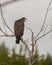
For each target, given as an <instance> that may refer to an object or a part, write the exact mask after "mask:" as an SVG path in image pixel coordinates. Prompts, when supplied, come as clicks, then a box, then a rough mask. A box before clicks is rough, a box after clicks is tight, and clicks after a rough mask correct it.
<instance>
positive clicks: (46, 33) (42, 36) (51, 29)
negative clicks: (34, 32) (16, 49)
mask: <svg viewBox="0 0 52 65" xmlns="http://www.w3.org/2000/svg"><path fill="white" fill-rule="evenodd" d="M50 32H52V29H51V30H49V31H48V32H47V33H45V34H43V35H42V36H40V37H38V38H37V39H36V41H37V40H39V39H41V38H42V37H44V36H46V35H47V34H49V33H50Z"/></svg>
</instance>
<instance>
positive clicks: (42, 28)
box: [35, 0, 52, 39]
mask: <svg viewBox="0 0 52 65" xmlns="http://www.w3.org/2000/svg"><path fill="white" fill-rule="evenodd" d="M51 3H52V0H51V1H50V3H49V5H48V8H47V11H46V14H45V18H44V21H43V25H42V27H41V29H40V31H39V32H38V34H37V35H36V37H35V39H36V38H37V37H38V36H39V35H40V33H41V32H42V31H43V30H44V26H45V22H46V19H47V15H48V11H49V7H50V5H51Z"/></svg>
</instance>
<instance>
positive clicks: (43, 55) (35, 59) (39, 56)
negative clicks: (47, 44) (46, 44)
mask: <svg viewBox="0 0 52 65" xmlns="http://www.w3.org/2000/svg"><path fill="white" fill-rule="evenodd" d="M42 57H44V55H41V56H39V57H37V58H36V59H35V60H34V61H33V62H32V65H33V64H34V63H35V62H36V61H37V60H39V59H40V58H42Z"/></svg>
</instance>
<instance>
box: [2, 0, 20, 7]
mask: <svg viewBox="0 0 52 65" xmlns="http://www.w3.org/2000/svg"><path fill="white" fill-rule="evenodd" d="M16 1H19V0H11V1H8V2H5V3H3V4H1V6H2V7H3V6H6V5H8V4H11V3H13V2H16Z"/></svg>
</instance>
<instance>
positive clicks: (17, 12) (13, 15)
mask: <svg viewBox="0 0 52 65" xmlns="http://www.w3.org/2000/svg"><path fill="white" fill-rule="evenodd" d="M6 1H9V0H1V1H0V2H1V3H4V2H6ZM49 2H50V0H24V1H18V2H14V3H11V4H10V5H7V6H4V7H3V15H4V18H5V21H6V23H7V24H8V25H9V26H10V28H11V29H12V30H13V31H14V22H15V20H18V19H19V18H21V17H26V18H27V19H28V21H27V22H26V23H25V31H24V35H23V37H24V39H25V40H27V41H29V43H30V40H31V32H30V31H29V30H28V29H27V28H26V26H27V27H29V28H31V29H32V31H33V32H34V36H36V35H37V33H38V32H39V30H40V29H41V26H42V24H43V21H44V17H45V13H46V9H47V7H48V4H49ZM0 14H1V13H0ZM0 20H1V22H0V26H1V27H2V28H3V30H4V29H6V30H7V33H8V34H12V33H11V32H10V31H9V30H8V29H7V28H6V27H4V26H3V25H4V24H3V20H2V17H1V15H0ZM46 25H48V27H47V30H46V32H47V31H48V30H50V29H51V26H52V10H51V11H49V12H48V16H47V19H46ZM46 25H45V27H46ZM0 34H2V33H1V32H0ZM2 41H4V42H5V44H6V46H7V47H8V48H9V49H10V50H11V49H12V48H13V47H15V48H16V51H19V47H20V45H21V43H20V44H19V45H16V44H15V38H10V37H8V38H6V37H0V43H1V42H2ZM29 43H28V44H29ZM37 46H38V50H39V53H40V54H47V53H50V54H51V55H52V33H50V34H48V35H47V36H45V37H44V38H42V39H40V40H38V41H37Z"/></svg>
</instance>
